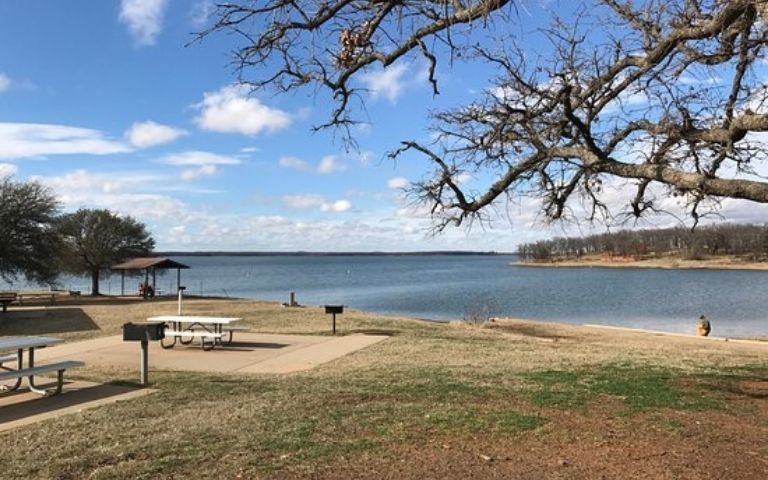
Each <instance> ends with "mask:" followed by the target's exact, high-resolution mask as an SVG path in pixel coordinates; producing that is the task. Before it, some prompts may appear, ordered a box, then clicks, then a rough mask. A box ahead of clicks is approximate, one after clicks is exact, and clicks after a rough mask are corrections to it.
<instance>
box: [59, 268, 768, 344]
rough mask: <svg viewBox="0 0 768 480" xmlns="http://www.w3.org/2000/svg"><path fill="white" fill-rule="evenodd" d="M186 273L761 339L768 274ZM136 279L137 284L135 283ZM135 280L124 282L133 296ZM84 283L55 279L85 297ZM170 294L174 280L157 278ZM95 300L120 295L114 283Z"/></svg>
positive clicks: (336, 300) (189, 282)
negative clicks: (705, 322) (703, 318)
mask: <svg viewBox="0 0 768 480" xmlns="http://www.w3.org/2000/svg"><path fill="white" fill-rule="evenodd" d="M173 258H174V259H175V260H177V261H179V262H181V263H184V264H187V265H189V266H191V267H192V268H191V269H190V270H183V271H182V285H186V286H187V288H188V292H189V293H192V294H201V293H202V294H205V295H220V296H230V297H245V298H256V299H265V300H278V301H287V300H288V294H289V292H291V291H295V292H296V294H297V298H298V301H299V302H300V303H302V304H316V305H322V304H344V305H348V306H350V307H353V308H356V309H360V310H366V311H371V312H378V313H383V314H391V315H406V316H411V317H417V318H425V319H433V320H451V319H460V318H463V317H466V316H468V315H472V314H473V313H475V312H484V311H489V312H490V313H491V314H492V315H493V316H512V317H520V318H531V319H541V320H555V321H561V322H568V323H577V324H581V323H600V324H607V325H619V326H628V327H637V328H648V329H654V330H664V331H670V332H681V333H694V332H695V325H696V321H697V319H698V317H699V315H701V314H705V315H707V317H708V318H709V319H710V321H711V322H712V325H713V333H712V334H713V335H718V336H720V335H723V336H738V335H741V336H744V335H768V296H766V292H768V272H758V271H734V270H654V269H600V268H557V269H554V268H552V269H550V268H525V267H515V266H511V265H510V263H511V262H513V261H515V260H516V257H514V256H507V255H498V256H475V255H465V256H457V255H437V256H427V255H424V256H420V255H419V256H321V257H316V256H264V257H184V256H177V257H173ZM142 280H143V278H142ZM138 282H139V278H129V279H126V290H127V291H130V292H135V291H136V290H137V285H138ZM88 283H89V282H88V281H87V280H85V279H78V278H64V279H62V286H63V287H64V288H73V289H81V290H84V291H85V292H87V291H88V286H87V285H88ZM157 287H158V289H159V290H164V291H166V292H174V291H175V289H176V272H175V270H174V271H172V272H168V274H167V275H164V276H158V279H157ZM102 291H103V293H111V294H118V293H120V277H119V276H112V277H111V278H109V279H104V280H103V283H102Z"/></svg>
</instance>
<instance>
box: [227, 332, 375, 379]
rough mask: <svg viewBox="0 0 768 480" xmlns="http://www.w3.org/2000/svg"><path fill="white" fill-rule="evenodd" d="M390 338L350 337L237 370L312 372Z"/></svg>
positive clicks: (338, 338)
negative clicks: (311, 370) (319, 366)
mask: <svg viewBox="0 0 768 480" xmlns="http://www.w3.org/2000/svg"><path fill="white" fill-rule="evenodd" d="M387 338H389V337H388V336H386V335H348V336H346V337H331V339H330V340H328V341H326V342H320V343H315V344H311V345H307V346H305V347H303V348H300V349H294V350H292V351H289V352H285V353H282V354H281V355H278V356H275V357H272V358H268V359H266V360H263V361H261V362H258V363H255V364H253V365H250V366H247V367H244V368H241V369H239V370H237V373H291V372H299V371H302V370H310V369H312V368H315V367H316V366H318V365H322V364H323V363H328V362H330V361H332V360H335V359H337V358H339V357H343V356H344V355H347V354H350V353H352V352H355V351H357V350H361V349H363V348H365V347H368V346H370V345H373V344H374V343H378V342H380V341H382V340H386V339H387Z"/></svg>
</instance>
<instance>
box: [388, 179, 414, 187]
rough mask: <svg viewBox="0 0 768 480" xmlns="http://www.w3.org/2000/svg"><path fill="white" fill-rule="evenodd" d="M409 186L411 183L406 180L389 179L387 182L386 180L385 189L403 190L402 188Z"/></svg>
mask: <svg viewBox="0 0 768 480" xmlns="http://www.w3.org/2000/svg"><path fill="white" fill-rule="evenodd" d="M410 184H411V182H409V181H408V179H406V178H403V177H395V178H390V179H389V180H387V187H388V188H391V189H393V190H400V189H403V188H405V187H407V186H408V185H410Z"/></svg>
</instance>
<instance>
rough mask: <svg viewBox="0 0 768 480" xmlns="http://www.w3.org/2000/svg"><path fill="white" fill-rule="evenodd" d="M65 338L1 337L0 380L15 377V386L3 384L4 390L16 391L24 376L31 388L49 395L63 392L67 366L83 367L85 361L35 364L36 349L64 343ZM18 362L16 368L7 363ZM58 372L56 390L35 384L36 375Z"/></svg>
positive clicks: (33, 390)
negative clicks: (25, 354)
mask: <svg viewBox="0 0 768 480" xmlns="http://www.w3.org/2000/svg"><path fill="white" fill-rule="evenodd" d="M63 341H64V340H62V339H60V338H55V337H35V336H32V337H7V338H0V381H2V380H10V379H15V380H16V382H15V383H14V384H13V386H7V385H3V386H2V387H1V389H2V390H3V391H14V390H17V389H18V388H19V387H20V386H21V382H22V379H23V378H26V379H27V382H28V383H29V390H30V391H32V392H34V393H37V394H40V395H46V396H47V395H49V394H51V393H53V394H56V393H60V392H61V387H62V385H63V383H64V379H63V374H64V370H66V369H67V368H74V367H81V366H83V362H78V361H71V360H69V361H64V362H58V363H51V364H46V365H40V366H36V365H35V349H36V348H45V347H48V346H51V345H56V344H58V343H62V342H63ZM24 350H26V351H27V366H26V367H24ZM14 361H15V362H16V368H10V367H8V366H6V364H8V363H11V362H14ZM52 371H57V372H58V384H57V388H56V389H55V390H54V391H50V390H45V389H41V388H38V387H37V386H36V385H35V375H37V374H39V373H45V372H52Z"/></svg>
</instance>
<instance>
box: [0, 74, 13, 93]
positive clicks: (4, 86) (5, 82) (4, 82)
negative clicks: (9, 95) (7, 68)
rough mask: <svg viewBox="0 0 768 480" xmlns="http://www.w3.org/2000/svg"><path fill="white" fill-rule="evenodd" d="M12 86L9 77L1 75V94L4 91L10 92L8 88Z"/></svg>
mask: <svg viewBox="0 0 768 480" xmlns="http://www.w3.org/2000/svg"><path fill="white" fill-rule="evenodd" d="M10 86H11V79H10V78H8V75H5V74H3V73H0V93H3V92H4V91H6V90H8V87H10Z"/></svg>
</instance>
